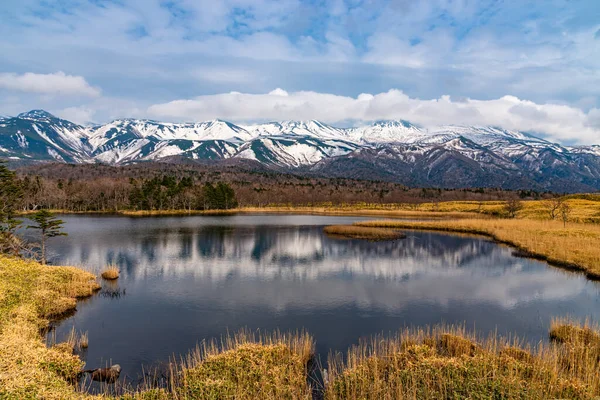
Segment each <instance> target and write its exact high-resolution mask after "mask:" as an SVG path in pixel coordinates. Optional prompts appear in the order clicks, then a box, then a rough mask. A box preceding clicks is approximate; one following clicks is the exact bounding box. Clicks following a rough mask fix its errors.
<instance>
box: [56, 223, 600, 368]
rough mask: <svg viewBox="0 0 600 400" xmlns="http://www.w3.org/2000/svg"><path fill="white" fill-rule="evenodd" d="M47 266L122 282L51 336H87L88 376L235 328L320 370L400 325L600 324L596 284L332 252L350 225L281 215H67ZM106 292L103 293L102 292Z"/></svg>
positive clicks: (463, 243)
mask: <svg viewBox="0 0 600 400" xmlns="http://www.w3.org/2000/svg"><path fill="white" fill-rule="evenodd" d="M64 219H65V220H66V221H67V226H66V228H67V231H68V232H69V234H70V236H69V237H66V238H60V239H56V240H53V241H52V242H51V250H52V252H53V254H55V257H54V262H55V263H63V264H65V263H66V264H74V265H84V266H89V267H95V268H100V267H102V266H104V265H106V264H108V263H111V262H114V263H116V264H117V265H119V266H120V268H121V277H120V278H119V280H118V283H117V284H116V286H117V287H116V288H107V290H108V289H110V290H112V291H115V290H116V291H122V290H124V289H126V295H123V296H96V297H94V298H92V299H90V300H87V301H85V302H83V303H81V304H80V306H79V311H78V312H77V313H76V314H75V315H74V316H73V317H71V318H70V319H68V320H66V321H63V322H61V323H60V324H59V326H58V328H57V336H58V337H59V338H60V337H61V335H66V333H67V332H68V331H69V330H70V329H71V327H72V326H75V328H76V329H77V330H78V331H86V330H87V331H89V341H90V347H89V349H88V351H87V353H86V354H85V359H86V361H87V363H88V366H89V367H96V366H99V365H104V364H106V363H107V362H108V361H109V360H112V361H113V362H118V363H119V364H121V366H122V367H123V371H124V372H125V373H126V374H128V375H129V376H130V377H134V376H137V374H138V373H139V372H140V371H141V367H142V365H149V364H152V363H155V362H158V361H161V360H162V361H165V360H168V359H169V357H170V356H172V355H173V354H177V355H178V354H185V352H187V351H188V350H189V349H191V348H193V347H194V346H195V344H196V343H197V342H198V341H201V340H204V339H209V338H213V337H219V336H220V335H223V334H225V333H226V332H227V331H228V330H229V331H235V330H236V329H239V328H241V327H248V328H251V329H261V330H267V331H268V330H274V329H281V330H284V331H286V330H297V329H303V328H304V329H306V330H308V331H309V332H310V333H311V334H313V335H314V337H315V339H316V341H317V351H318V352H319V354H320V355H321V358H322V359H323V361H324V359H325V358H326V355H327V353H328V351H329V350H334V351H344V350H345V349H346V348H347V347H348V346H349V345H351V344H354V343H356V342H357V341H358V339H359V338H360V337H365V336H369V335H372V334H376V333H381V332H382V331H383V332H389V331H394V330H397V329H399V328H401V327H404V326H410V325H426V324H435V323H440V322H446V323H465V324H467V326H468V327H469V328H471V327H475V328H476V329H478V330H480V331H483V333H486V332H489V331H494V330H496V329H498V331H499V332H500V333H506V334H508V333H517V334H518V335H520V336H523V337H525V338H527V339H529V340H532V341H538V340H543V339H545V337H546V335H547V327H548V325H549V322H550V318H551V317H552V316H557V315H571V316H576V317H577V316H580V317H587V316H589V317H592V318H593V319H597V317H598V316H599V314H600V313H599V311H598V310H599V308H598V304H599V302H598V300H599V298H600V296H599V291H598V285H597V284H596V283H593V282H589V281H587V280H586V279H585V278H584V277H583V276H581V275H578V274H574V273H569V272H565V271H562V270H559V269H556V268H552V267H549V266H547V265H546V264H545V263H542V262H538V261H533V260H528V259H523V258H516V257H514V256H512V251H511V249H510V248H508V247H505V246H500V245H497V244H495V243H492V242H490V241H488V240H485V239H480V238H471V237H461V236H451V235H441V234H434V233H427V232H408V237H407V238H406V239H403V240H397V241H389V242H368V241H361V240H339V239H332V238H329V237H327V236H326V235H324V234H323V233H322V226H323V225H326V224H333V223H349V222H352V221H355V220H358V219H360V218H350V217H323V216H286V215H268V216H265V215H260V216H253V215H244V216H234V217H186V218H144V219H132V218H123V217H81V216H67V217H65V218H64ZM105 285H107V284H106V283H105Z"/></svg>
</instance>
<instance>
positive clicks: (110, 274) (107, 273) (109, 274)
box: [101, 265, 120, 281]
mask: <svg viewBox="0 0 600 400" xmlns="http://www.w3.org/2000/svg"><path fill="white" fill-rule="evenodd" d="M119 274H120V272H119V267H117V266H116V265H109V266H108V267H107V268H106V269H105V270H104V271H102V274H101V276H102V279H106V280H108V281H114V280H115V279H118V278H119Z"/></svg>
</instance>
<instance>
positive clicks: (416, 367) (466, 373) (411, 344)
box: [325, 327, 600, 399]
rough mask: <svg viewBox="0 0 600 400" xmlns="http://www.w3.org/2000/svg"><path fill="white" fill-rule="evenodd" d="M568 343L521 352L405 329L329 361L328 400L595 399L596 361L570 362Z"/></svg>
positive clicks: (458, 331) (458, 334)
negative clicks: (344, 357) (566, 360)
mask: <svg viewBox="0 0 600 400" xmlns="http://www.w3.org/2000/svg"><path fill="white" fill-rule="evenodd" d="M569 354H570V352H569V350H568V349H567V348H566V346H565V345H563V344H561V345H552V344H550V345H540V346H539V347H538V348H536V349H534V350H530V349H522V348H520V347H518V346H516V345H515V341H512V342H511V341H508V340H502V339H499V338H496V337H491V338H489V339H487V340H479V341H478V340H476V339H475V338H474V337H473V336H472V335H471V334H469V333H467V332H466V331H465V330H464V328H461V327H436V328H432V329H419V330H405V331H403V332H401V333H399V334H398V335H396V336H394V337H391V338H383V337H380V336H378V337H375V338H373V339H372V340H370V341H363V342H361V343H360V344H359V345H358V346H355V347H353V348H351V349H350V350H349V351H348V353H347V355H346V359H345V360H343V359H342V357H341V355H336V356H332V357H331V358H330V360H329V366H330V370H329V373H328V376H329V381H328V382H327V386H326V390H325V398H326V399H459V398H461V399H462V398H469V399H492V398H495V399H547V398H569V399H593V398H595V397H596V396H598V394H599V389H600V386H599V381H600V379H599V374H598V373H597V368H598V362H597V360H596V362H589V360H588V359H586V358H583V357H582V356H581V354H578V355H576V356H570V357H571V358H569V360H572V361H574V362H575V365H577V366H579V367H581V368H570V367H569V365H568V363H565V361H564V360H565V357H567V358H568V357H569V356H568V355H569Z"/></svg>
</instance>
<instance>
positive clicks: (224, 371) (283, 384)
mask: <svg viewBox="0 0 600 400" xmlns="http://www.w3.org/2000/svg"><path fill="white" fill-rule="evenodd" d="M313 355H314V343H313V339H312V338H311V337H310V336H309V335H308V334H305V333H298V334H280V333H275V334H272V335H262V336H261V335H258V334H254V333H251V332H240V333H238V334H236V335H234V336H231V337H227V338H226V339H224V341H222V342H221V343H217V342H209V343H206V342H205V343H203V344H202V345H201V346H199V347H197V348H196V350H195V351H194V352H192V353H191V354H190V355H189V356H188V357H187V358H186V359H185V360H184V362H183V363H182V365H181V367H180V369H179V371H178V372H177V373H176V379H175V381H174V385H173V386H174V388H175V389H174V390H173V395H175V396H174V397H176V398H180V399H224V398H235V399H310V398H312V397H311V389H310V386H309V385H308V382H307V368H308V363H309V361H310V360H311V358H312V357H313Z"/></svg>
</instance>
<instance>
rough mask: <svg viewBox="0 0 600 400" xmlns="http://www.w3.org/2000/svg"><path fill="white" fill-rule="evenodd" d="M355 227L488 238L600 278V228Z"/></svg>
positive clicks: (487, 223)
mask: <svg viewBox="0 0 600 400" xmlns="http://www.w3.org/2000/svg"><path fill="white" fill-rule="evenodd" d="M355 225H356V226H363V227H371V228H388V229H425V230H435V231H444V232H459V233H470V234H478V235H485V236H489V237H491V238H493V239H495V240H497V241H499V242H502V243H506V244H510V245H512V246H514V247H517V248H518V249H520V250H522V253H523V254H524V255H528V256H531V257H535V258H539V259H543V260H546V261H548V262H550V263H553V264H555V265H559V266H563V267H567V268H572V269H578V270H582V271H585V272H586V274H587V275H588V276H589V277H590V278H593V279H600V246H598V243H600V226H599V225H595V224H577V223H569V224H567V227H566V228H565V227H563V224H562V223H561V222H558V221H538V220H525V219H487V220H480V219H461V220H450V221H419V222H409V221H397V220H382V221H366V222H358V223H356V224H355Z"/></svg>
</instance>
